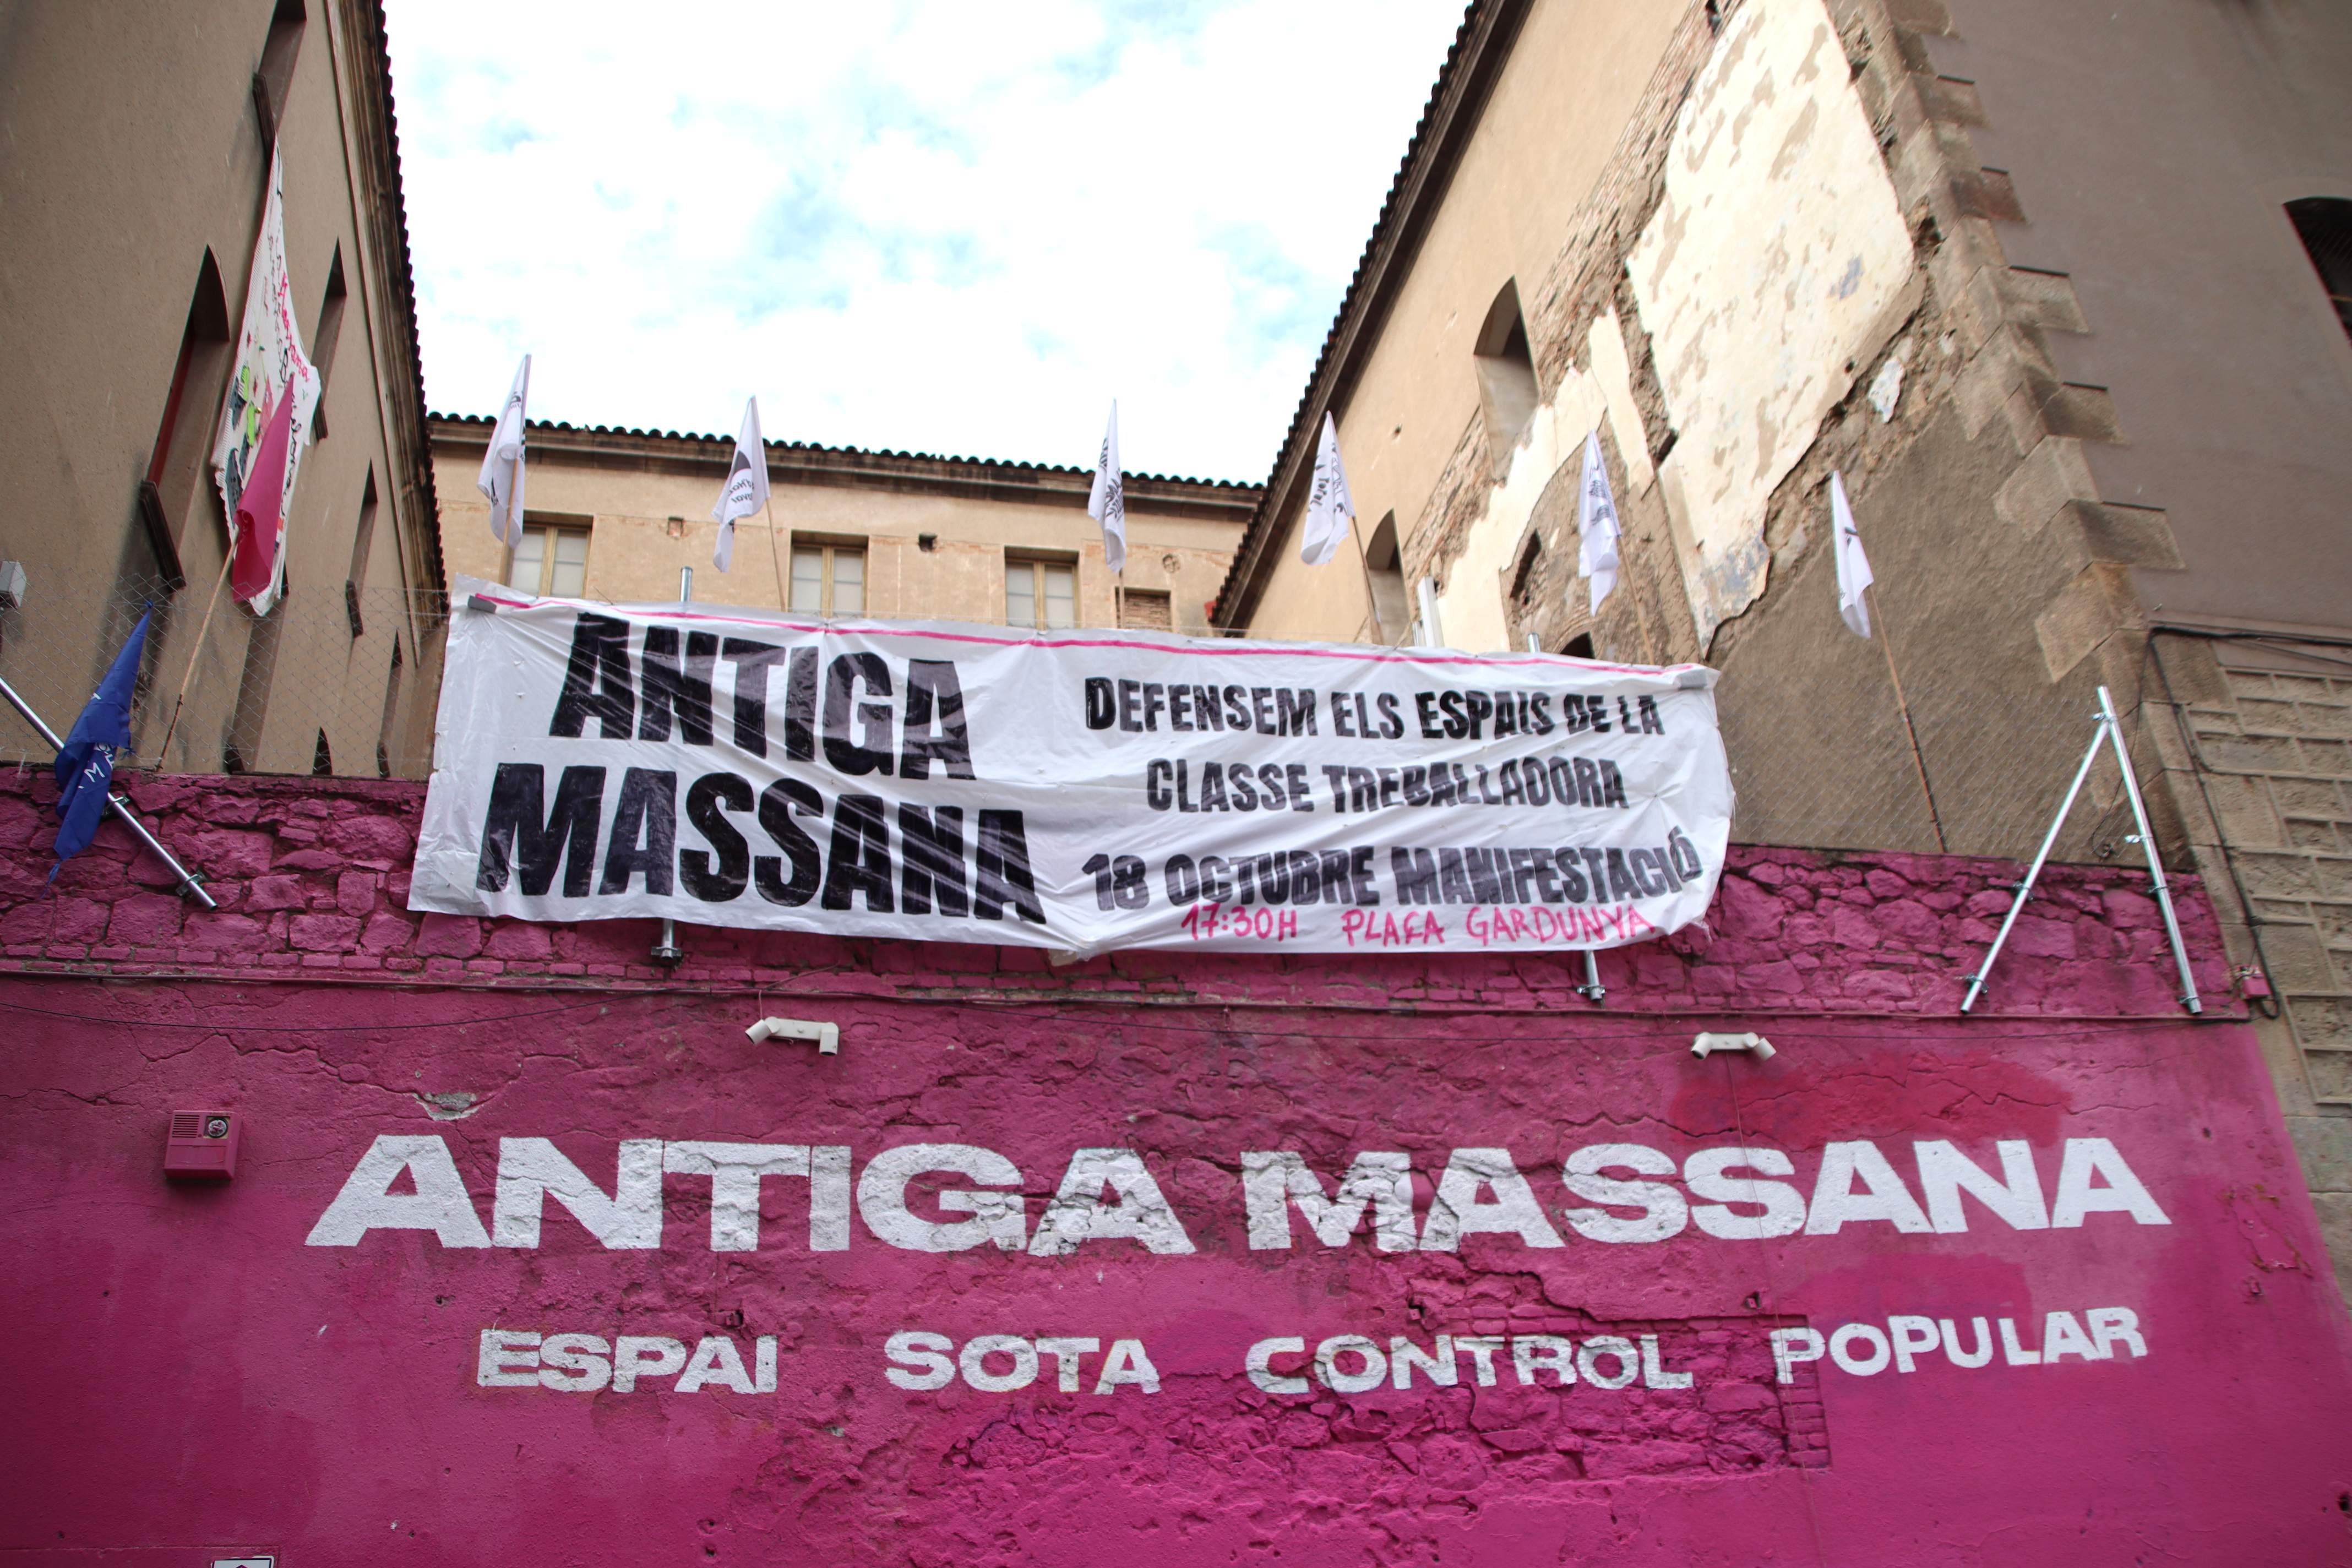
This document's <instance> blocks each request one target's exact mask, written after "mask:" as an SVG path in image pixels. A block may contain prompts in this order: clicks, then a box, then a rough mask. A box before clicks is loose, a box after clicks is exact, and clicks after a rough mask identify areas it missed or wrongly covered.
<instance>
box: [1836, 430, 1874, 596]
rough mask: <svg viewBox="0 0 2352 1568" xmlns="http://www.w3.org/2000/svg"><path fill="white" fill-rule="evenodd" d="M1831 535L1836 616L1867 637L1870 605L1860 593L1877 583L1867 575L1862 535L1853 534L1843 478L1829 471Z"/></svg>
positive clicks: (1851, 515)
mask: <svg viewBox="0 0 2352 1568" xmlns="http://www.w3.org/2000/svg"><path fill="white" fill-rule="evenodd" d="M1830 535H1831V539H1832V542H1833V543H1834V544H1835V546H1836V548H1837V584H1838V614H1839V615H1840V616H1843V617H1844V618H1845V624H1846V625H1847V626H1851V627H1852V628H1853V633H1854V635H1855V636H1856V637H1868V636H1869V635H1870V606H1869V605H1865V604H1864V603H1863V600H1862V591H1863V590H1864V588H1867V587H1869V586H1870V585H1871V584H1873V583H1874V582H1876V581H1877V579H1876V578H1874V577H1873V576H1872V575H1871V574H1870V557H1869V556H1867V555H1864V553H1863V552H1862V535H1861V534H1859V533H1857V532H1855V531H1854V527H1853V508H1852V507H1851V506H1848V505H1847V504H1846V500H1845V476H1844V475H1843V474H1841V473H1839V472H1837V470H1835V469H1834V468H1832V470H1831V471H1830Z"/></svg>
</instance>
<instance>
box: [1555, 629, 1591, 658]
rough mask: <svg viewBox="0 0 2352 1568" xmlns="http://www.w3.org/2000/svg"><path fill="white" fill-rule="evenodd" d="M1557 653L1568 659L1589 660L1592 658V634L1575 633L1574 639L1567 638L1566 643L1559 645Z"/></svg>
mask: <svg viewBox="0 0 2352 1568" xmlns="http://www.w3.org/2000/svg"><path fill="white" fill-rule="evenodd" d="M1559 651H1560V652H1562V653H1564V654H1566V655H1567V656H1568V657H1569V658H1592V657H1594V656H1593V652H1592V634H1591V632H1579V633H1577V634H1576V635H1575V636H1574V637H1570V638H1569V639H1568V641H1566V642H1564V643H1562V644H1561V645H1560V648H1559Z"/></svg>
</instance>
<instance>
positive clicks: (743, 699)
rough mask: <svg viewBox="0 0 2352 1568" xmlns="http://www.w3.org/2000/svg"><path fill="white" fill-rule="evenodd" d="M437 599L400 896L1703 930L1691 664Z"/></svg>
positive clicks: (1134, 932)
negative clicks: (431, 726)
mask: <svg viewBox="0 0 2352 1568" xmlns="http://www.w3.org/2000/svg"><path fill="white" fill-rule="evenodd" d="M457 599H458V602H459V603H461V604H466V603H471V604H474V605H481V606H486V607H484V608H478V609H470V610H467V611H464V612H461V613H460V614H458V615H457V616H456V617H455V618H454V620H453V622H452V631H451V635H450V642H449V650H448V658H447V668H446V675H445V678H444V679H443V682H442V699H441V710H440V721H439V732H438V737H437V742H436V745H437V749H436V770H435V773H434V775H433V782H432V786H431V791H430V794H429V795H428V798H427V801H426V806H425V825H424V828H423V832H422V834H421V836H420V841H419V845H418V853H417V870H416V876H415V879H414V880H413V882H412V884H411V890H410V895H409V903H410V907H411V908H413V909H418V910H435V911H438V912H442V913H447V914H465V915H505V916H512V917H516V918H520V919H526V920H537V921H583V920H603V919H620V918H668V919H676V920H681V921H691V922H695V923H699V924H705V925H716V926H743V927H765V928H772V929H778V930H787V931H822V932H828V933H832V934H836V935H849V936H884V937H899V938H908V939H929V940H934V941H957V942H975V941H977V942H1011V943H1018V944H1023V945H1030V946H1041V947H1050V948H1059V949H1066V950H1069V951H1073V952H1098V951H1102V950H1105V949H1109V948H1118V947H1140V946H1158V947H1173V946H1185V947H1211V948H1224V949H1236V950H1251V949H1263V948H1267V947H1281V948H1287V949H1291V950H1296V951H1309V952H1317V951H1327V952H1328V951H1347V950H1349V949H1352V948H1356V947H1360V946H1365V945H1384V946H1387V945H1412V946H1415V947H1422V948H1434V949H1463V950H1509V951H1517V950H1531V951H1542V950H1554V951H1558V950H1572V949H1579V948H1595V947H1611V946H1617V945H1621V944H1622V943H1625V942H1635V941H1640V940H1642V939H1643V938H1646V937H1651V936H1655V935H1658V934H1660V933H1663V932H1666V931H1675V930H1676V929H1679V928H1680V927H1682V926H1684V925H1686V924H1689V923H1690V922H1692V921H1696V919H1698V918H1699V916H1700V915H1701V914H1703V913H1704V912H1705V910H1706V905H1707V902H1708V900H1709V899H1710V898H1711V897H1712V896H1713V893H1714V889H1715V883H1716V880H1717V877H1718V875H1719V874H1720V871H1721V868H1722V861H1723V854H1724V850H1725V847H1726V846H1727V843H1728V840H1729V836H1730V817H1731V788H1730V780H1729V773H1728V770H1727V766H1726V763H1725V761H1724V753H1723V744H1722V740H1721V737H1720V735H1719V734H1718V732H1717V725H1716V714H1715V698H1714V682H1715V675H1714V672H1713V671H1712V670H1709V669H1706V668H1702V667H1699V666H1696V665H1685V666H1679V667H1675V668H1665V669H1648V668H1631V667H1624V666H1614V665H1601V664H1594V663H1591V662H1589V661H1584V660H1577V659H1569V658H1553V657H1549V656H1545V655H1538V654H1513V655H1491V656H1471V655H1462V654H1451V653H1446V652H1444V651H1441V650H1401V649H1384V648H1369V647H1353V646H1347V645H1328V646H1326V645H1308V644H1256V643H1237V642H1221V641H1210V640H1202V639H1194V638H1185V637H1171V636H1160V635H1158V634H1151V633H1138V632H1129V631H1118V632H1108V631H1106V632H1070V633H1051V634H1045V633H1040V634H1029V633H1023V632H1017V631H1010V630H1007V629H1006V628H1003V627H994V626H956V625H949V624H944V623H937V624H935V623H898V624H883V623H875V622H863V621H848V622H830V623H817V622H809V621H803V620H800V619H795V618H793V617H792V616H783V615H775V614H770V613H764V612H760V611H754V610H725V609H717V608H704V607H702V606H696V605H585V604H580V603H576V602H572V601H563V600H535V599H528V598H523V597H520V596H517V595H513V594H512V593H510V592H509V591H508V590H505V589H500V588H498V587H495V586H493V585H491V584H480V583H475V582H472V581H471V580H469V579H468V580H461V581H460V583H459V584H458V593H457Z"/></svg>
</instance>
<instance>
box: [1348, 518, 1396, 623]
mask: <svg viewBox="0 0 2352 1568" xmlns="http://www.w3.org/2000/svg"><path fill="white" fill-rule="evenodd" d="M1348 537H1349V539H1351V540H1353V541H1354V542H1355V545H1356V564H1357V566H1358V567H1360V569H1361V570H1362V572H1363V574H1364V605H1365V607H1366V608H1368V609H1370V611H1371V612H1372V635H1373V636H1374V637H1378V638H1379V639H1380V644H1381V647H1388V644H1389V628H1388V626H1387V624H1386V623H1384V622H1383V621H1382V620H1381V600H1380V595H1377V594H1375V593H1373V592H1372V557H1371V552H1369V551H1367V550H1366V549H1365V548H1364V535H1363V531H1362V530H1361V529H1360V527H1359V526H1358V520H1357V517H1356V514H1355V513H1354V512H1352V511H1350V512H1349V514H1348Z"/></svg>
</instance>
